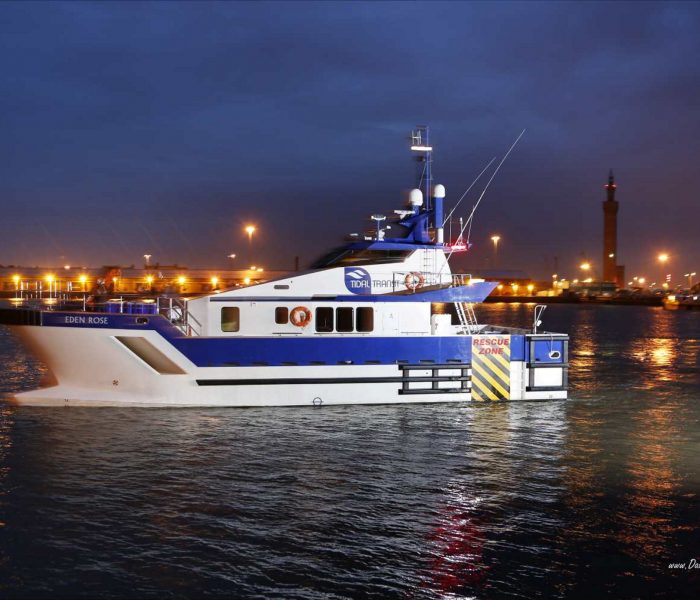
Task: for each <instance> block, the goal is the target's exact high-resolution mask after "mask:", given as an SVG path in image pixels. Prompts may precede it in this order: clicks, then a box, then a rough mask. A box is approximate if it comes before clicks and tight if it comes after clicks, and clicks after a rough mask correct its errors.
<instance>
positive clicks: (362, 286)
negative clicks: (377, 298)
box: [345, 267, 372, 295]
mask: <svg viewBox="0 0 700 600" xmlns="http://www.w3.org/2000/svg"><path fill="white" fill-rule="evenodd" d="M345 287H346V288H348V290H350V291H351V292H352V293H353V294H365V295H366V294H371V293H372V278H371V277H370V275H369V273H368V272H367V271H365V270H364V269H360V268H358V267H345Z"/></svg>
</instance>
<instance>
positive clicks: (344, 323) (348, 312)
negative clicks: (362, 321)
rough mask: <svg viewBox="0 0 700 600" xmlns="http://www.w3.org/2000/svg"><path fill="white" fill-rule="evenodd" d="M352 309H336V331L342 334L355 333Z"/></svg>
mask: <svg viewBox="0 0 700 600" xmlns="http://www.w3.org/2000/svg"><path fill="white" fill-rule="evenodd" d="M352 313H353V310H352V308H347V307H344V308H336V309H335V329H336V331H340V332H341V333H347V332H348V331H353V323H352Z"/></svg>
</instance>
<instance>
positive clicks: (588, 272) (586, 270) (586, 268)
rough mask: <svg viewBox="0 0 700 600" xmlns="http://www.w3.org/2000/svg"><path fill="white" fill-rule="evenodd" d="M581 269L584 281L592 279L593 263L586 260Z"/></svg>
mask: <svg viewBox="0 0 700 600" xmlns="http://www.w3.org/2000/svg"><path fill="white" fill-rule="evenodd" d="M580 267H581V270H582V271H583V275H584V277H583V279H584V280H585V279H591V277H592V267H591V263H590V262H588V261H587V260H585V261H583V262H582V263H581V265H580Z"/></svg>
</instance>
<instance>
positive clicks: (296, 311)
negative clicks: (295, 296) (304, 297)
mask: <svg viewBox="0 0 700 600" xmlns="http://www.w3.org/2000/svg"><path fill="white" fill-rule="evenodd" d="M289 321H290V323H291V324H292V325H295V326H296V327H306V326H307V325H308V324H309V323H311V311H310V310H309V309H308V308H306V306H297V307H296V308H293V309H292V312H291V313H290V315H289Z"/></svg>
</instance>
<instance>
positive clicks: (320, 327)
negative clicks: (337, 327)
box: [316, 307, 333, 333]
mask: <svg viewBox="0 0 700 600" xmlns="http://www.w3.org/2000/svg"><path fill="white" fill-rule="evenodd" d="M316 331H317V332H318V333H329V332H331V331H333V309H332V308H327V307H323V308H317V309H316Z"/></svg>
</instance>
